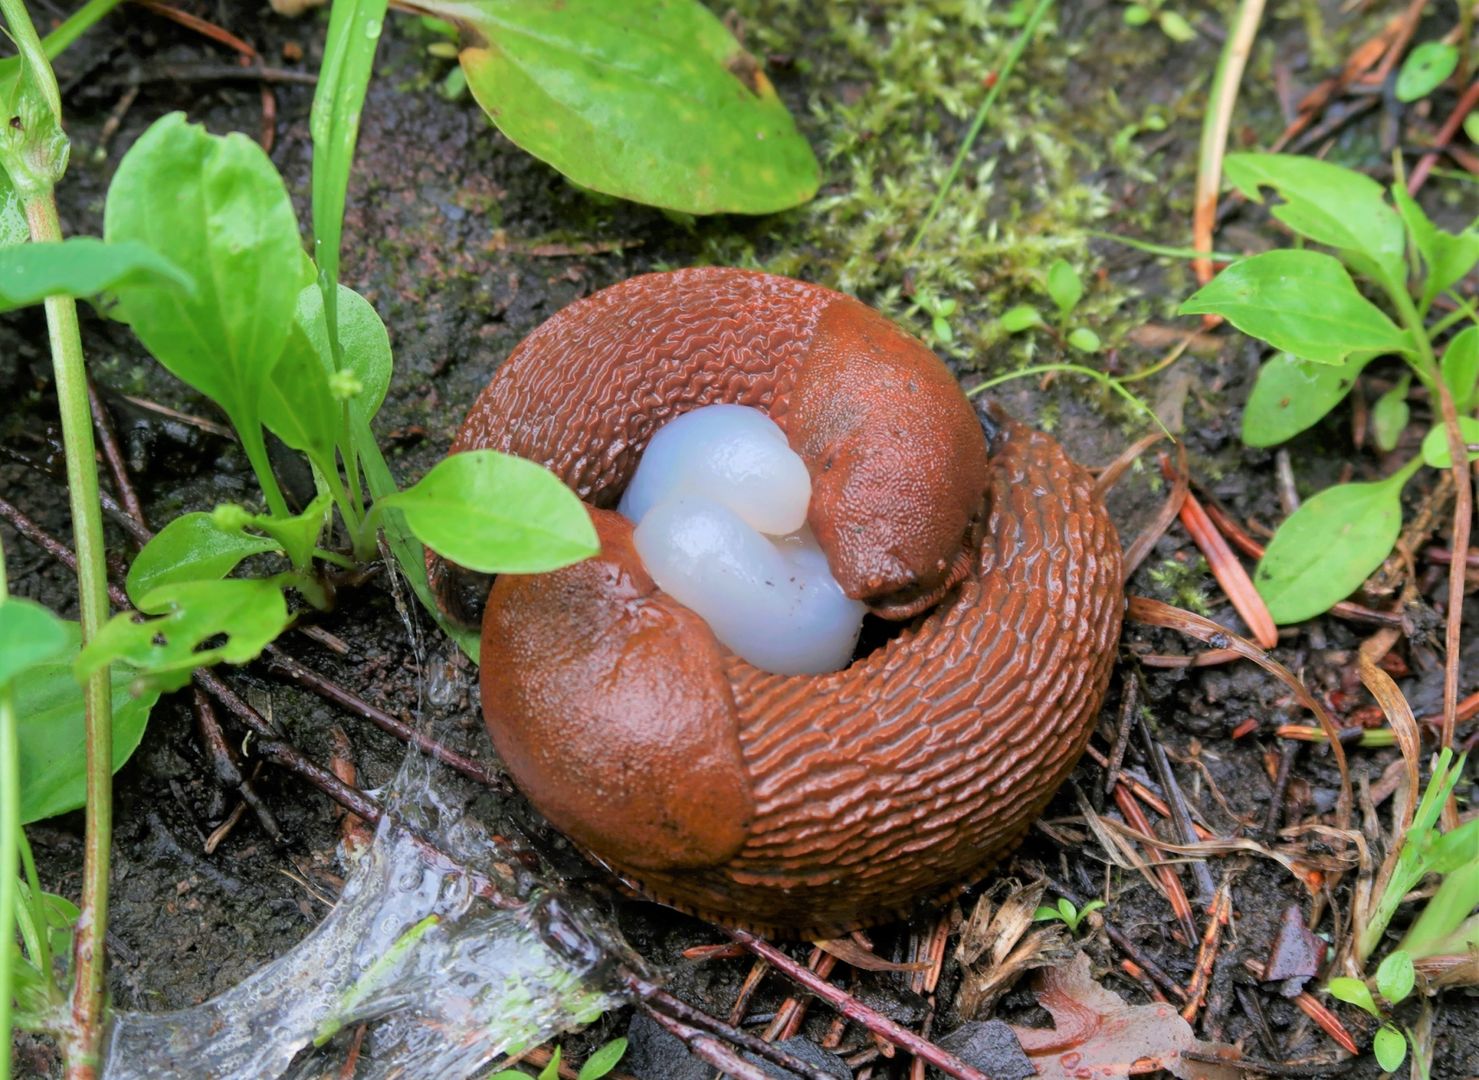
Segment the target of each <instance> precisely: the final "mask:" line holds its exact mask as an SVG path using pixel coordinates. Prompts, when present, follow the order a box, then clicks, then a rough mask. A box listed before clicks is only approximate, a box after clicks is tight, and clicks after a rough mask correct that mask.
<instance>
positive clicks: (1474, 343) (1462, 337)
mask: <svg viewBox="0 0 1479 1080" xmlns="http://www.w3.org/2000/svg"><path fill="white" fill-rule="evenodd" d="M1442 370H1443V381H1444V382H1446V383H1447V384H1448V391H1449V393H1451V394H1452V395H1453V404H1454V406H1455V407H1456V408H1457V409H1458V411H1459V412H1467V411H1468V410H1469V409H1471V408H1472V407H1473V405H1474V400H1475V397H1476V396H1479V395H1476V393H1475V391H1476V390H1479V326H1471V327H1469V328H1468V329H1467V330H1464V331H1463V332H1462V333H1460V334H1457V335H1455V336H1454V338H1453V340H1452V341H1450V342H1449V343H1448V348H1446V349H1444V350H1443V361H1442Z"/></svg>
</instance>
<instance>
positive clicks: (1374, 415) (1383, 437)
mask: <svg viewBox="0 0 1479 1080" xmlns="http://www.w3.org/2000/svg"><path fill="white" fill-rule="evenodd" d="M1411 385H1412V376H1411V375H1410V374H1404V375H1403V376H1402V377H1401V378H1400V379H1398V380H1397V384H1396V385H1395V386H1393V387H1392V388H1391V389H1390V390H1388V391H1387V392H1386V393H1385V394H1383V395H1382V396H1381V397H1379V398H1377V399H1376V404H1375V405H1373V406H1372V407H1371V428H1372V434H1373V435H1374V436H1375V437H1376V446H1377V449H1379V450H1381V451H1382V452H1383V453H1390V452H1391V451H1393V450H1395V449H1396V448H1397V440H1398V439H1400V438H1401V437H1402V432H1404V431H1406V430H1407V421H1408V419H1409V418H1410V417H1411V415H1412V410H1411V409H1409V408H1408V407H1407V390H1408V388H1409V387H1410V386H1411Z"/></svg>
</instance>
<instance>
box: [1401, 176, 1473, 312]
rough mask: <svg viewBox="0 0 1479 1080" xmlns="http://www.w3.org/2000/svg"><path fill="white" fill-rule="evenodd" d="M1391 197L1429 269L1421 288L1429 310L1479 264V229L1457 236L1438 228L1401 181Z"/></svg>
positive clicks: (1424, 304)
mask: <svg viewBox="0 0 1479 1080" xmlns="http://www.w3.org/2000/svg"><path fill="white" fill-rule="evenodd" d="M1392 200H1393V201H1394V202H1395V203H1396V204H1397V213H1399V214H1400V215H1401V216H1402V222H1403V224H1404V225H1406V226H1407V232H1408V234H1409V235H1410V236H1411V237H1412V242H1413V244H1414V246H1416V248H1417V251H1418V254H1419V255H1421V256H1422V260H1423V265H1424V266H1425V267H1426V268H1427V274H1426V276H1425V277H1424V278H1423V291H1422V306H1423V310H1427V307H1428V305H1429V304H1431V303H1432V302H1433V298H1434V297H1435V296H1437V295H1438V294H1439V293H1440V292H1442V291H1443V290H1444V289H1446V288H1448V287H1449V286H1451V285H1453V284H1454V283H1456V282H1457V281H1459V280H1461V279H1462V278H1463V277H1464V275H1466V274H1467V273H1468V272H1469V271H1470V270H1472V269H1474V265H1475V264H1476V263H1479V229H1473V228H1470V229H1467V230H1466V231H1464V232H1461V233H1458V234H1457V235H1455V234H1454V233H1451V232H1447V231H1445V230H1443V229H1440V228H1438V226H1436V225H1434V224H1433V222H1432V221H1431V219H1429V217H1428V215H1427V214H1426V213H1425V212H1424V211H1423V208H1422V207H1421V206H1419V205H1418V202H1417V200H1416V199H1414V198H1413V197H1412V196H1411V195H1409V194H1407V189H1406V188H1405V187H1403V186H1402V185H1401V184H1393V185H1392Z"/></svg>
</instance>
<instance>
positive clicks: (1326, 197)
mask: <svg viewBox="0 0 1479 1080" xmlns="http://www.w3.org/2000/svg"><path fill="white" fill-rule="evenodd" d="M1223 173H1224V175H1226V176H1227V179H1228V182H1229V183H1231V184H1232V185H1233V186H1234V187H1236V188H1237V189H1238V190H1239V191H1241V192H1242V193H1243V194H1244V195H1246V196H1247V197H1248V198H1250V199H1252V200H1253V201H1254V202H1262V201H1263V197H1262V193H1261V191H1260V189H1261V188H1265V187H1267V188H1273V189H1274V190H1275V191H1277V192H1278V193H1279V195H1280V196H1282V197H1283V199H1284V202H1283V203H1282V204H1280V205H1278V206H1275V207H1274V208H1273V209H1272V211H1270V212H1271V213H1272V214H1273V216H1274V217H1275V218H1276V219H1278V220H1279V221H1282V222H1283V223H1284V224H1285V225H1288V226H1289V227H1290V228H1291V229H1293V230H1294V231H1295V232H1297V233H1300V234H1302V235H1303V236H1306V237H1308V238H1309V239H1311V240H1313V241H1315V242H1316V243H1319V244H1327V245H1329V246H1330V247H1333V248H1339V249H1340V250H1341V251H1345V252H1348V253H1351V254H1354V255H1356V256H1358V257H1359V258H1360V259H1362V260H1365V262H1367V263H1370V264H1371V266H1370V267H1366V266H1364V265H1363V267H1362V268H1363V269H1375V270H1377V271H1379V272H1380V274H1381V275H1382V276H1383V277H1385V278H1386V280H1387V282H1388V283H1389V284H1391V285H1392V286H1393V287H1401V286H1402V285H1404V284H1405V283H1406V280H1407V274H1406V268H1405V263H1406V252H1405V245H1404V242H1403V237H1402V222H1401V221H1400V220H1399V219H1398V217H1397V214H1396V212H1395V211H1393V210H1392V208H1391V207H1390V206H1388V205H1387V204H1386V202H1385V200H1384V199H1383V198H1382V187H1381V185H1380V184H1378V183H1377V182H1376V181H1375V180H1373V179H1371V178H1370V177H1369V176H1365V175H1363V174H1361V173H1358V172H1356V171H1355V170H1353V169H1346V168H1343V167H1341V166H1339V165H1332V164H1330V163H1329V162H1326V161H1320V160H1318V159H1317V158H1312V157H1304V156H1301V155H1298V154H1228V155H1227V159H1226V161H1225V162H1224V163H1223ZM1292 351H1295V352H1298V350H1292ZM1301 355H1303V354H1301ZM1305 358H1306V359H1309V360H1313V359H1315V357H1312V356H1306V357H1305Z"/></svg>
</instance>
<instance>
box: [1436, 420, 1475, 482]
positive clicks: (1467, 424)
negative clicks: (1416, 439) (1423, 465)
mask: <svg viewBox="0 0 1479 1080" xmlns="http://www.w3.org/2000/svg"><path fill="white" fill-rule="evenodd" d="M1458 433H1459V438H1460V439H1462V440H1463V443H1464V445H1465V446H1474V445H1475V444H1476V443H1479V420H1476V419H1474V417H1472V416H1460V417H1459V418H1458ZM1422 455H1423V461H1425V462H1427V463H1428V464H1429V465H1431V466H1432V467H1433V468H1435V469H1447V468H1450V467H1451V466H1452V465H1453V455H1452V454H1450V453H1449V452H1448V428H1447V427H1446V426H1445V425H1444V424H1443V423H1442V422H1441V421H1440V422H1439V423H1436V424H1434V425H1433V430H1432V431H1430V432H1428V433H1427V435H1425V436H1424V437H1423V449H1422ZM1468 457H1469V460H1470V461H1473V460H1475V459H1476V458H1479V450H1470V451H1468Z"/></svg>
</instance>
